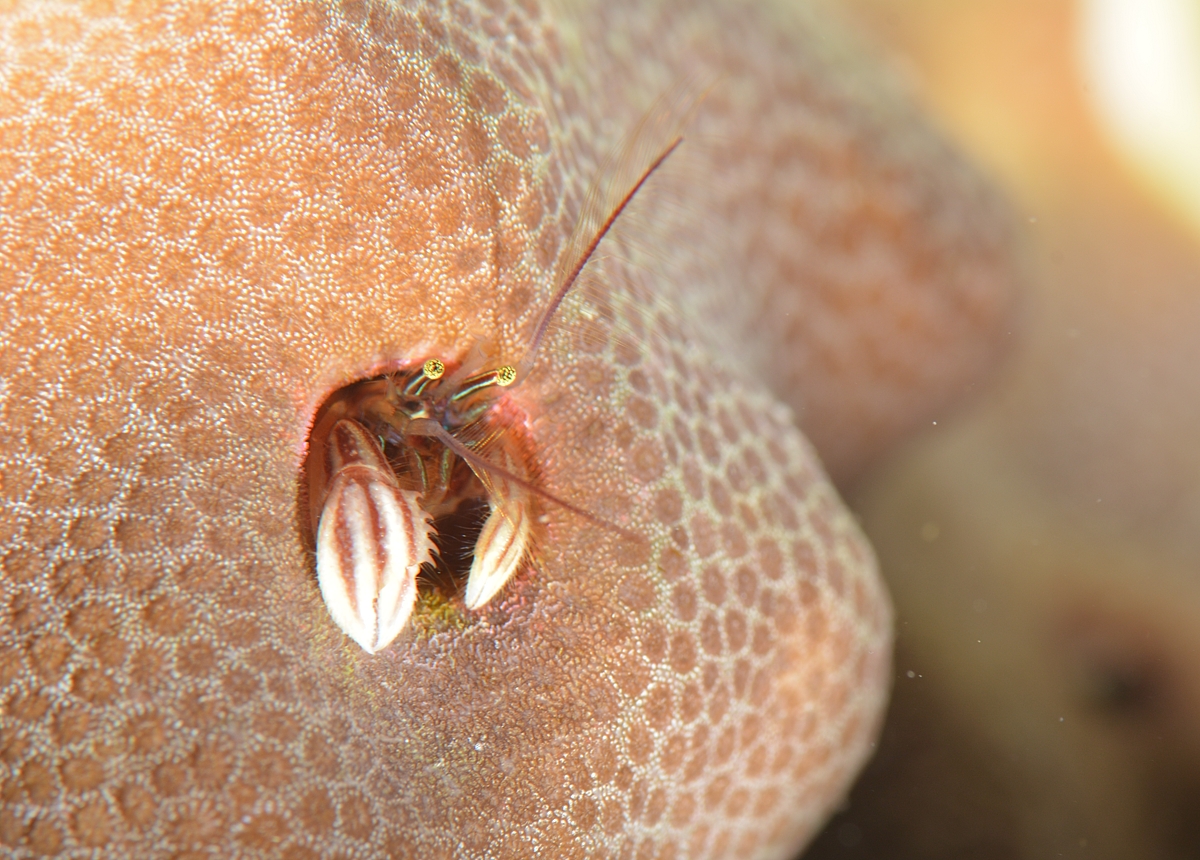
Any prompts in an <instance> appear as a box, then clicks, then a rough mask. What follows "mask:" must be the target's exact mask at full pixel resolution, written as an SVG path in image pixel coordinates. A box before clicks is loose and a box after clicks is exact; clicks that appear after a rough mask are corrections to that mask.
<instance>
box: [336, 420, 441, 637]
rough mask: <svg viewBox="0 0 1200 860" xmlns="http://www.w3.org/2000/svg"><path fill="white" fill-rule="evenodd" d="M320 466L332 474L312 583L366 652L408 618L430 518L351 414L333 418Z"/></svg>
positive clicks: (428, 544) (427, 553)
mask: <svg viewBox="0 0 1200 860" xmlns="http://www.w3.org/2000/svg"><path fill="white" fill-rule="evenodd" d="M326 466H327V470H328V474H329V475H330V477H331V479H332V482H331V484H330V489H329V495H328V496H327V497H326V499H325V503H324V505H323V506H322V508H321V518H320V522H319V524H318V526H317V583H318V585H319V586H320V588H321V597H323V598H324V600H325V606H326V608H327V609H328V610H329V614H330V615H331V616H332V617H333V620H334V622H335V623H336V624H337V626H338V627H340V628H341V629H342V631H343V632H344V633H345V634H346V635H347V636H349V637H350V638H351V639H353V640H354V641H355V642H357V643H358V644H359V645H360V646H362V648H363V650H365V651H366V652H367V653H368V654H374V653H375V652H377V651H379V650H380V649H382V648H385V647H387V646H388V645H389V644H391V642H392V640H394V639H395V638H396V637H397V636H398V635H399V634H400V632H401V631H402V630H403V629H404V625H405V624H407V623H408V618H409V616H410V615H411V614H412V609H413V604H414V603H415V601H416V597H417V571H418V570H420V567H421V565H422V564H423V563H425V562H427V561H429V560H430V557H431V554H432V552H433V542H432V540H431V539H430V535H431V533H432V531H433V526H432V524H431V523H430V521H429V516H428V514H426V513H425V511H423V510H422V509H421V507H420V504H419V502H420V494H419V493H416V492H413V491H411V490H402V489H400V486H399V484H398V482H397V481H396V476H395V474H394V473H393V472H392V470H391V467H390V466H389V465H388V463H387V460H386V459H385V458H384V456H383V452H382V451H380V449H379V446H378V445H377V444H376V443H375V440H374V439H372V438H371V436H370V434H369V433H368V432H367V431H366V430H365V429H364V428H363V427H362V426H361V425H359V424H358V423H357V422H355V421H348V420H343V421H339V422H338V423H337V424H336V425H334V428H333V431H332V432H331V433H330V436H329V443H328V447H327V450H326Z"/></svg>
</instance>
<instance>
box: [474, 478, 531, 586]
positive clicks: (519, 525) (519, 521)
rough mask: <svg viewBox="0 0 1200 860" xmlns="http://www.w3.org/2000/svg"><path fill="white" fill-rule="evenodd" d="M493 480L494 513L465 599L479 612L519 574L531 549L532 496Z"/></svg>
mask: <svg viewBox="0 0 1200 860" xmlns="http://www.w3.org/2000/svg"><path fill="white" fill-rule="evenodd" d="M505 465H506V466H507V467H509V468H511V466H512V463H511V461H508V462H506V463H505ZM477 474H478V472H477ZM480 477H482V475H481V476H480ZM490 480H491V481H492V483H493V486H492V487H490V488H489V489H491V492H489V494H488V495H489V498H490V501H491V509H492V510H491V514H490V515H489V516H488V518H487V522H485V523H484V524H483V529H482V530H481V531H480V533H479V539H478V540H477V541H476V542H475V559H474V560H473V561H472V562H471V572H470V573H469V574H468V575H467V590H466V594H465V595H464V597H463V600H464V602H465V603H466V605H467V609H479V608H480V607H482V606H485V605H486V604H487V602H488V601H489V600H491V599H492V598H493V597H495V596H496V593H497V592H498V591H500V589H501V588H503V587H504V584H505V583H506V582H508V581H509V580H510V579H511V578H512V575H513V574H514V573H516V571H517V568H518V567H519V566H520V565H521V562H523V561H524V560H525V556H526V553H527V552H528V550H529V536H530V532H531V523H530V504H529V503H530V498H529V493H528V492H527V491H526V490H525V488H524V487H520V486H517V485H515V484H513V483H512V482H510V481H505V480H504V479H503V478H500V479H495V478H491V479H490ZM497 484H498V485H499V486H498V487H497V486H496V485H497ZM497 490H499V492H497Z"/></svg>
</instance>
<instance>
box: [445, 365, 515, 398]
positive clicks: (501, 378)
mask: <svg viewBox="0 0 1200 860" xmlns="http://www.w3.org/2000/svg"><path fill="white" fill-rule="evenodd" d="M516 381H517V369H516V368H515V367H513V366H512V365H511V364H506V365H504V366H503V367H497V368H496V369H495V370H488V371H485V372H483V373H479V374H476V375H475V376H471V377H468V378H467V379H464V380H463V382H462V385H460V386H459V388H458V391H456V392H454V396H453V397H451V398H450V399H451V400H455V401H460V400H465V399H467V398H468V397H470V396H471V395H472V394H475V393H476V392H479V391H482V390H483V389H485V388H491V387H492V386H493V385H498V386H499V387H501V388H507V387H508V386H510V385H512V384H513V383H514V382H516Z"/></svg>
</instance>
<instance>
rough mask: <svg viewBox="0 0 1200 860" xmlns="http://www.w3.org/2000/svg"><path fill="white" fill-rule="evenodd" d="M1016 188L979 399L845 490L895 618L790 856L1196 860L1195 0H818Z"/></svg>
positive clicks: (1199, 616) (1199, 521)
mask: <svg viewBox="0 0 1200 860" xmlns="http://www.w3.org/2000/svg"><path fill="white" fill-rule="evenodd" d="M828 3H829V5H830V6H831V7H833V8H834V11H835V12H836V13H837V14H839V15H841V16H842V17H845V18H848V19H849V20H850V22H851V24H852V25H853V26H854V27H856V28H857V29H858V30H859V31H860V32H862V33H864V34H865V35H864V38H866V39H867V40H868V41H870V42H873V43H874V44H875V45H876V46H877V48H878V52H879V53H881V54H883V55H884V56H885V59H886V60H888V61H890V63H891V64H892V65H893V66H894V67H895V68H896V69H897V70H898V71H899V74H900V76H901V77H902V79H903V80H904V81H905V82H906V84H907V86H908V88H909V89H910V90H911V91H912V92H913V94H914V96H915V98H916V99H917V100H918V101H919V102H921V103H922V104H923V105H924V106H925V107H926V109H927V110H928V112H929V113H930V115H931V116H932V117H933V121H934V122H935V123H936V124H938V125H940V126H941V128H942V130H943V131H944V132H945V134H946V135H947V136H948V137H950V138H951V139H953V140H955V141H957V143H958V145H959V147H960V148H961V149H962V150H963V151H965V152H966V153H967V154H968V155H969V156H970V157H972V158H973V159H974V160H975V161H976V162H977V163H978V164H979V165H980V166H981V167H982V168H983V169H984V170H985V171H986V172H987V173H988V174H990V176H991V177H992V179H993V181H994V182H995V183H996V184H997V185H998V186H1000V188H1001V189H1002V190H1003V191H1004V192H1005V193H1006V194H1007V196H1008V197H1009V199H1010V201H1011V202H1012V204H1013V207H1014V209H1015V211H1016V212H1017V213H1018V216H1019V218H1020V222H1021V227H1022V231H1023V233H1024V239H1025V248H1024V254H1025V258H1026V259H1025V262H1026V266H1027V271H1028V273H1029V284H1030V289H1029V290H1028V291H1027V295H1026V297H1025V302H1024V308H1023V314H1022V319H1021V321H1020V325H1019V327H1018V328H1017V329H1016V330H1014V332H1013V349H1012V352H1011V354H1010V356H1009V358H1008V361H1007V363H1006V364H1005V366H1004V367H1003V369H1002V370H1001V372H1000V374H999V376H998V377H997V378H996V379H994V380H993V382H992V384H991V385H990V386H989V387H988V388H987V389H986V390H985V391H982V392H980V393H979V394H977V395H972V396H969V397H968V398H967V400H966V402H965V403H964V404H960V405H959V406H958V407H957V408H956V410H955V411H954V412H948V413H947V414H945V415H943V416H939V417H938V420H937V421H936V423H935V424H931V425H930V427H929V428H928V431H927V432H925V433H924V434H922V435H921V436H919V437H918V438H915V439H913V440H912V441H911V442H910V443H909V444H908V445H907V446H906V447H905V448H904V449H903V450H902V451H901V452H900V454H899V456H896V457H894V458H892V459H891V460H890V461H889V462H888V463H887V464H885V465H884V466H883V468H882V469H881V470H879V471H877V472H875V473H873V474H872V475H870V476H869V477H868V479H867V481H866V482H864V483H861V484H860V485H859V486H857V487H855V488H853V489H852V490H851V492H850V493H849V500H850V502H851V503H852V505H853V506H854V508H855V509H856V510H857V512H858V513H859V516H860V517H861V519H862V522H863V525H864V527H865V529H866V531H867V533H868V535H869V536H870V538H871V540H872V542H873V543H874V545H875V547H876V550H877V551H878V553H879V556H880V560H881V564H882V568H883V572H884V575H885V577H886V578H887V580H888V583H889V586H890V588H891V591H892V594H893V598H894V600H895V603H896V608H897V619H898V621H897V623H898V640H897V663H896V678H895V690H894V699H893V703H892V707H891V712H890V714H889V718H888V723H887V726H886V728H885V730H884V735H883V738H882V740H881V743H880V747H879V751H878V753H877V755H876V757H875V760H874V761H873V763H872V764H871V765H870V767H869V768H868V770H867V772H866V773H865V774H864V776H863V778H862V779H861V780H860V782H859V783H858V785H857V787H856V788H855V790H854V792H853V794H852V795H851V797H850V799H849V801H848V803H847V805H846V807H845V809H844V810H843V811H842V812H841V813H840V814H839V815H838V816H837V817H836V818H835V819H834V820H833V821H832V822H831V823H830V825H829V826H828V827H827V828H826V830H825V832H824V833H823V835H822V836H821V837H820V839H819V840H818V841H817V842H816V843H815V844H814V846H813V847H812V848H811V849H810V850H809V852H808V853H807V854H806V855H805V856H806V858H884V857H886V858H900V860H904V858H926V860H936V858H968V860H976V858H979V860H983V858H1027V857H1028V858H1033V857H1038V858H1043V857H1047V858H1049V857H1081V858H1082V857H1087V858H1107V857H1112V858H1151V860H1155V858H1198V857H1200V0H828Z"/></svg>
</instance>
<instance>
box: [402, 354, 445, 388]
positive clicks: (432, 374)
mask: <svg viewBox="0 0 1200 860" xmlns="http://www.w3.org/2000/svg"><path fill="white" fill-rule="evenodd" d="M445 374H446V365H444V364H442V363H441V362H440V361H438V360H437V359H436V358H431V359H429V361H427V362H425V363H424V364H423V365H421V372H420V373H419V374H417V375H416V376H414V377H413V378H412V379H411V380H410V381H409V383H408V384H407V385H406V386H404V394H405V396H406V397H414V398H415V397H420V396H421V395H422V394H424V393H425V389H426V388H428V387H429V384H430V383H431V382H435V381H437V380H439V379H441V378H442V377H443V376H444V375H445Z"/></svg>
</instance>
